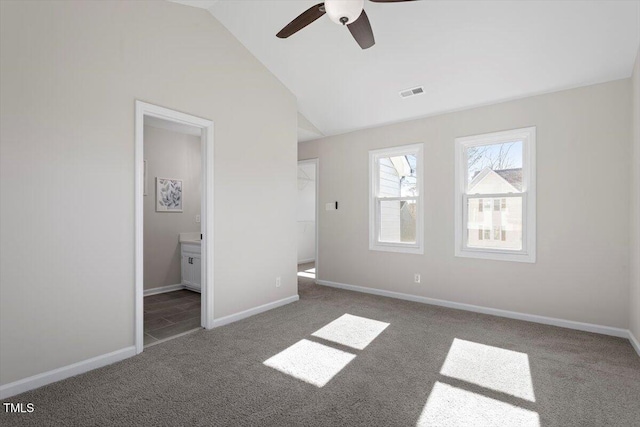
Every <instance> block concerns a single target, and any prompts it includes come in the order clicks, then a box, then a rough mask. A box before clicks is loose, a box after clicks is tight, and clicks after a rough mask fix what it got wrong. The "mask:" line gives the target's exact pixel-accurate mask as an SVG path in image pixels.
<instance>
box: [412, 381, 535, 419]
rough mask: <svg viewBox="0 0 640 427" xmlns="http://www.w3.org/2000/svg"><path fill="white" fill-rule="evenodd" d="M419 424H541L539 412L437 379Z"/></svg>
mask: <svg viewBox="0 0 640 427" xmlns="http://www.w3.org/2000/svg"><path fill="white" fill-rule="evenodd" d="M416 426H418V427H422V426H440V427H447V426H484V427H488V426H521V427H525V426H526V427H528V426H530V427H540V416H539V415H538V413H537V412H534V411H530V410H528V409H524V408H520V407H518V406H514V405H511V404H508V403H504V402H500V401H499V400H495V399H491V398H489V397H486V396H482V395H481V394H477V393H473V392H470V391H467V390H463V389H461V388H457V387H453V386H451V385H449V384H445V383H441V382H436V383H435V385H434V386H433V390H432V391H431V394H430V395H429V399H428V400H427V403H426V405H425V407H424V409H423V410H422V414H420V418H419V419H418V422H417V423H416Z"/></svg>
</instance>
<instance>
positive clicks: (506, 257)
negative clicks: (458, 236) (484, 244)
mask: <svg viewBox="0 0 640 427" xmlns="http://www.w3.org/2000/svg"><path fill="white" fill-rule="evenodd" d="M456 256H457V257H461V258H477V259H490V260H494V261H512V262H526V263H531V264H533V263H535V262H536V254H535V253H523V252H518V253H513V252H501V251H495V250H493V251H484V250H477V249H475V250H469V249H456Z"/></svg>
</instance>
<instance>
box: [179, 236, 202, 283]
mask: <svg viewBox="0 0 640 427" xmlns="http://www.w3.org/2000/svg"><path fill="white" fill-rule="evenodd" d="M180 251H181V260H180V264H181V270H182V285H183V286H184V287H186V288H187V289H189V290H192V291H196V292H200V282H201V278H202V268H201V266H202V262H201V257H200V241H191V242H181V243H180Z"/></svg>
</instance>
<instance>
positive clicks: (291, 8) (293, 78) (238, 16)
mask: <svg viewBox="0 0 640 427" xmlns="http://www.w3.org/2000/svg"><path fill="white" fill-rule="evenodd" d="M180 1H182V2H184V3H187V2H188V3H192V5H193V3H197V4H196V5H199V6H200V7H203V8H206V9H208V10H209V12H211V13H212V14H213V15H214V16H215V17H216V18H217V19H218V20H219V21H220V22H222V24H223V25H225V26H226V27H227V28H228V29H229V31H231V32H232V33H233V34H234V35H235V36H236V37H237V38H238V39H239V40H240V42H242V43H243V44H244V45H245V46H246V47H247V48H248V49H249V50H250V51H251V52H252V53H253V54H254V55H255V56H256V57H257V58H258V59H259V60H260V61H261V62H262V63H263V64H264V65H265V66H266V67H267V68H268V69H269V70H271V72H272V73H273V74H274V75H275V76H276V77H278V78H279V79H280V80H281V81H282V82H283V83H284V84H285V85H286V86H287V87H288V88H289V89H290V90H291V91H292V92H293V93H294V94H295V95H296V96H297V98H298V108H299V111H300V112H301V113H302V114H303V115H304V116H305V117H306V118H307V119H308V120H309V121H310V122H311V123H312V124H313V125H315V127H316V128H317V129H318V130H319V131H320V132H321V133H323V134H325V135H334V134H339V133H344V132H349V131H353V130H356V129H362V128H367V127H373V126H378V125H382V124H388V123H394V122H399V121H404V120H408V119H412V118H418V117H425V116H429V115H434V114H439V113H443V112H447V111H454V110H459V109H464V108H469V107H473V106H479V105H485V104H490V103H495V102H498V101H504V100H508V99H515V98H520V97H525V96H530V95H534V94H540V93H545V92H552V91H556V90H562V89H567V88H571V87H577V86H583V85H589V84H594V83H600V82H605V81H610V80H615V79H621V78H626V77H629V76H630V75H631V71H632V68H633V63H634V60H635V57H636V55H637V52H638V45H639V42H640V25H639V21H640V1H559V0H558V1H481V0H476V1H451V0H448V1H415V2H406V3H396V4H380V3H373V2H369V1H366V2H365V10H366V11H367V14H368V16H369V19H370V21H371V25H372V27H373V31H374V34H375V38H376V45H375V46H374V47H372V48H370V49H368V50H361V49H360V48H359V47H358V45H357V44H356V42H355V41H354V40H353V38H352V37H351V35H350V34H349V32H348V30H347V29H346V28H341V27H340V26H338V25H336V24H334V23H332V22H331V21H330V20H329V19H328V17H326V16H324V17H322V18H320V19H319V20H318V21H316V22H314V23H313V24H311V25H309V26H308V27H307V28H305V29H303V30H302V31H300V32H299V33H297V34H294V35H293V36H291V37H290V38H288V39H278V38H276V36H275V34H276V33H277V32H278V31H279V30H280V29H281V28H282V27H283V26H285V25H286V24H287V23H288V22H289V21H291V20H292V19H293V18H295V17H296V16H297V15H298V14H300V13H301V12H303V11H304V10H306V9H307V8H308V7H310V6H312V5H313V4H315V3H317V2H318V1H319V0H296V1H292V0H284V1H276V0H220V1H216V0H206V1H203V2H197V1H193V0H186V1H184V0H180ZM418 85H422V86H424V90H425V94H424V95H420V96H415V97H411V98H407V99H402V98H400V96H399V95H398V92H399V91H400V90H403V89H407V88H410V87H413V86H418Z"/></svg>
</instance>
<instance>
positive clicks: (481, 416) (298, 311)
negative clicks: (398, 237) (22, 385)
mask: <svg viewBox="0 0 640 427" xmlns="http://www.w3.org/2000/svg"><path fill="white" fill-rule="evenodd" d="M299 288H300V301H299V302H296V303H293V304H289V305H287V306H285V307H282V308H279V309H276V310H272V311H269V312H267V313H263V314H260V315H257V316H254V317H252V318H249V319H246V320H244V321H240V322H237V323H234V324H231V325H228V326H225V327H221V328H218V329H215V330H212V331H198V332H195V333H193V334H190V335H187V336H184V337H180V338H176V339H174V340H172V341H168V342H166V343H163V344H159V345H156V346H153V347H150V348H147V349H145V351H144V353H142V354H141V355H139V356H136V357H133V358H131V359H128V360H125V361H123V362H120V363H117V364H114V365H111V366H108V367H105V368H102V369H98V370H95V371H92V372H89V373H87V374H84V375H80V376H77V377H74V378H70V379H67V380H65V381H61V382H58V383H55V384H51V385H49V386H46V387H43V388H41V389H38V390H34V391H31V392H28V393H24V394H22V395H20V396H15V397H13V398H11V399H8V400H7V401H11V402H25V403H26V402H33V403H34V404H35V412H33V413H31V414H11V415H8V414H4V413H3V414H2V415H0V424H2V425H6V426H9V425H11V426H14V425H16V426H17V425H33V426H53V425H69V426H71V425H74V426H80V425H82V426H86V425H105V426H134V425H136V426H138V425H153V426H168V425H184V426H212V425H221V426H222V425H252V426H261V425H268V426H288V425H306V426H315V425H330V426H338V425H340V426H356V425H361V426H415V425H456V424H458V425H465V426H470V425H479V426H485V425H541V426H632V425H635V426H638V425H640V357H638V355H637V354H636V353H635V352H634V350H633V348H632V347H631V345H630V344H629V342H628V341H627V340H624V339H619V338H612V337H607V336H602V335H596V334H590V333H585V332H578V331H573V330H568V329H562V328H556V327H552V326H543V325H538V324H533V323H527V322H521V321H516V320H509V319H503V318H498V317H492V316H487V315H481V314H475V313H469V312H464V311H457V310H452V309H446V308H440V307H433V306H428V305H423V304H418V303H411V302H406V301H400V300H394V299H389V298H383V297H377V296H373V295H365V294H359V293H353V292H348V291H343V290H338V289H332V288H326V287H322V286H317V285H313V284H311V282H310V279H305V278H301V280H300V286H299ZM344 314H349V315H351V316H344V317H343V315H344ZM339 318H341V320H340V321H339V322H336V323H333V324H332V325H331V326H329V327H327V328H324V329H322V328H323V327H325V326H327V325H328V324H329V323H331V322H333V321H334V320H336V319H339ZM354 319H355V321H356V322H355V323H353V322H354ZM367 319H370V320H375V321H376V322H368V320H367ZM350 322H351V323H350ZM386 323H388V325H385V324H386ZM349 328H355V329H354V330H360V329H358V328H364V329H362V331H364V332H362V333H356V334H354V333H352V332H353V331H352V330H349ZM320 329H322V331H319V330H320ZM316 331H319V332H318V333H317V334H316V335H317V336H314V335H312V334H314V333H315V332H316ZM322 337H324V338H322ZM332 339H335V341H338V342H342V344H338V343H335V342H332V341H331V340H332ZM351 339H357V341H358V342H357V343H356V344H354V345H352V344H351V343H350V341H349V340H351ZM303 340H304V341H303ZM345 344H347V345H345ZM292 346H293V347H292ZM363 346H364V347H363ZM290 347H291V348H290ZM356 347H363V348H362V349H358V348H356ZM285 349H288V350H287V352H283V350H285ZM281 352H283V353H281ZM327 357H328V358H329V359H326V358H327ZM267 360H269V363H268V365H269V366H267V365H265V364H264V362H265V361H267ZM307 362H309V363H307ZM311 362H312V363H311ZM305 363H306V365H305ZM336 369H337V371H335V370H336ZM332 370H333V371H332ZM329 371H330V372H329ZM334 371H335V372H334ZM284 372H289V373H291V374H294V375H296V376H298V377H300V378H305V375H308V376H309V378H307V379H305V380H301V379H298V378H296V377H294V376H291V375H289V374H287V373H284ZM327 372H329V374H327ZM333 374H335V375H334V376H332V377H331V375H333ZM323 383H324V385H323V386H322V387H320V386H318V384H323ZM314 384H316V385H314Z"/></svg>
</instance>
